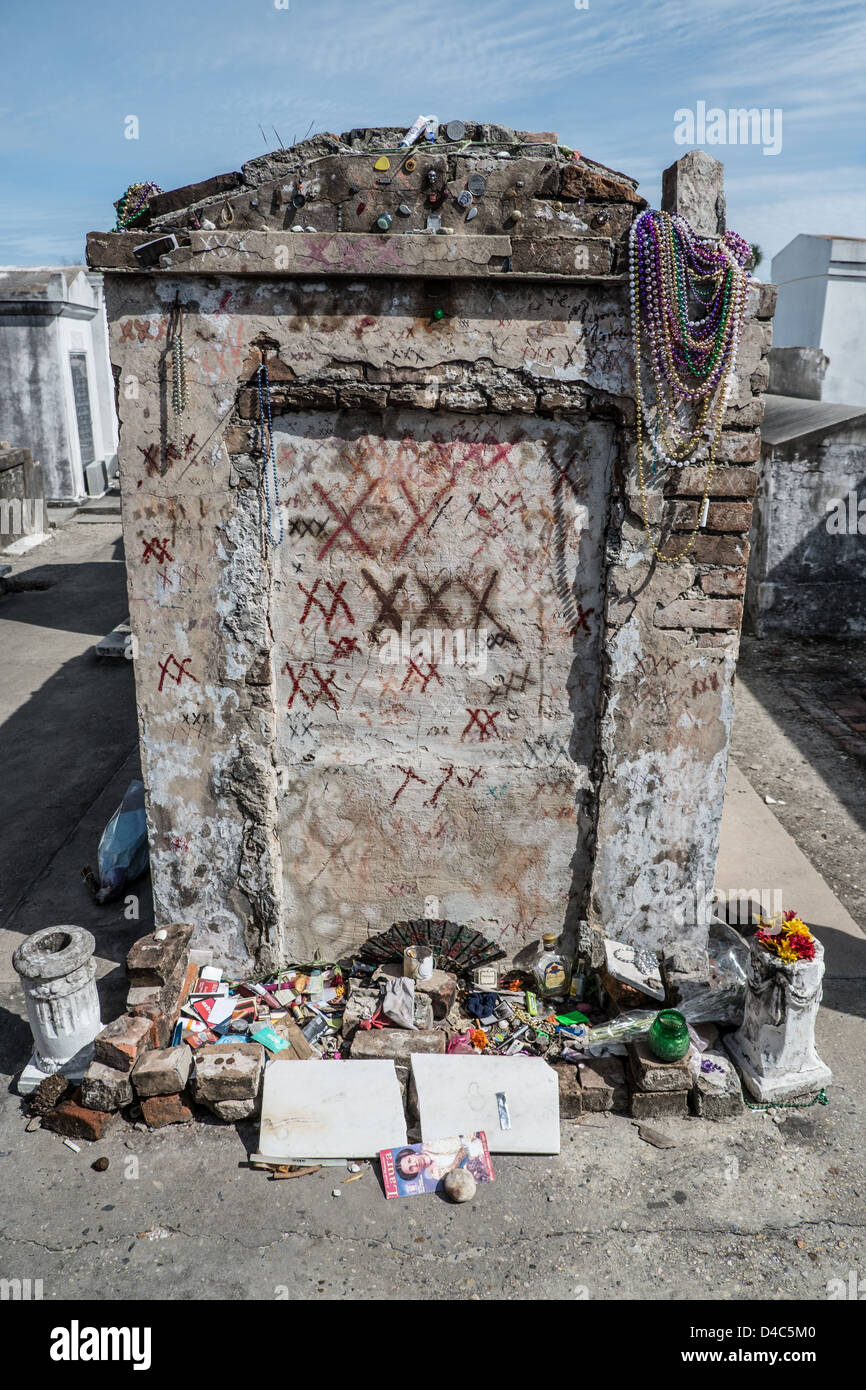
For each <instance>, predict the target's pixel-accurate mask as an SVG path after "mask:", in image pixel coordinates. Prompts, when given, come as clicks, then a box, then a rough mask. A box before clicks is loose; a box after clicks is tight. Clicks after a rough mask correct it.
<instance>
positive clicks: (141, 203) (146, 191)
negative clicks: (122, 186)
mask: <svg viewBox="0 0 866 1390" xmlns="http://www.w3.org/2000/svg"><path fill="white" fill-rule="evenodd" d="M161 192H162V189H161V188H160V186H159V184H158V183H131V184H130V185H129V188H127V190H126V192H125V193H124V195H123V197H122V198H121V200H120V203H119V205H118V208H117V224H116V226H115V228H114V230H115V231H116V232H125V231H126V229H127V227H130V226H131V225H132V223H133V222H137V221H138V219H139V217H143V216H144V214H145V212H146V211H147V204H148V201H149V200H150V199H151V198H153V197H154V195H155V194H157V193H161Z"/></svg>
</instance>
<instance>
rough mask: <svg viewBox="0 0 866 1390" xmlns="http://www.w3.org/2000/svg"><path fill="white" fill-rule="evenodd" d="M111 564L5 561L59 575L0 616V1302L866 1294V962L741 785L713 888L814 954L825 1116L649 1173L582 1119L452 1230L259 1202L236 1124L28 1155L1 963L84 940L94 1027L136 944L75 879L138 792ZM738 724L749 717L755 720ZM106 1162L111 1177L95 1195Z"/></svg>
mask: <svg viewBox="0 0 866 1390" xmlns="http://www.w3.org/2000/svg"><path fill="white" fill-rule="evenodd" d="M118 546H119V530H118V527H117V526H116V524H115V523H108V522H107V523H105V524H100V523H88V524H87V525H80V526H79V524H78V523H77V522H76V523H71V524H70V526H69V527H68V528H66V529H65V530H64V532H63V533H61V535H60V536H58V537H57V539H56V540H55V541H54V542H52V544H51V546H50V547H44V548H43V549H42V550H41V551H36V552H33V553H32V554H31V555H29V556H27V557H25V558H24V559H21V560H17V561H16V562H15V568H16V573H18V574H20V573H23V572H24V571H25V570H27V571H29V572H30V573H33V572H34V571H36V572H39V571H45V570H46V569H50V568H51V567H55V569H54V573H55V574H56V576H57V579H58V582H57V584H56V585H55V587H54V588H53V589H52V590H49V591H29V592H23V593H20V594H13V595H8V596H7V597H6V598H5V599H0V660H2V662H3V666H4V670H10V671H11V673H12V675H11V682H10V683H6V682H5V681H4V685H3V690H2V693H0V719H2V720H3V721H5V722H4V723H3V724H0V740H3V739H4V738H5V743H2V742H0V751H2V752H3V753H4V758H6V759H9V760H10V766H11V767H12V768H13V769H14V776H12V777H6V776H4V779H3V782H2V784H0V797H2V807H0V813H2V816H3V823H4V827H7V828H8V836H9V837H8V838H7V832H6V829H5V828H4V835H3V850H2V854H3V858H2V860H0V866H2V881H0V889H2V891H3V892H4V894H5V896H4V897H3V898H2V899H0V901H2V902H3V903H4V912H5V930H4V932H3V934H2V938H0V1019H2V1024H3V1027H2V1029H0V1184H2V1191H3V1193H4V1196H5V1198H6V1200H5V1201H4V1203H3V1212H2V1215H0V1277H7V1278H15V1277H17V1278H21V1279H24V1278H28V1277H29V1278H31V1279H39V1278H41V1279H42V1280H43V1281H44V1296H45V1298H46V1299H51V1298H63V1297H68V1298H74V1299H88V1298H114V1297H139V1298H149V1299H185V1300H186V1299H197V1298H200V1299H208V1298H222V1297H226V1298H233V1299H273V1298H278V1297H285V1296H288V1297H290V1298H293V1299H314V1298H317V1297H327V1298H348V1299H353V1300H357V1301H362V1300H370V1299H372V1298H388V1297H392V1298H393V1297H394V1296H397V1297H399V1298H401V1299H424V1298H427V1299H429V1298H439V1299H446V1298H453V1297H459V1298H466V1297H469V1298H479V1299H503V1298H508V1299H525V1300H532V1301H537V1300H539V1299H542V1298H563V1299H581V1300H582V1299H584V1298H589V1299H622V1298H647V1299H656V1300H669V1299H683V1298H695V1297H696V1298H699V1299H708V1300H709V1299H718V1298H723V1299H762V1300H763V1299H767V1298H769V1299H779V1298H806V1299H824V1298H826V1297H827V1286H828V1282H829V1281H830V1280H838V1279H841V1280H843V1281H845V1280H847V1279H848V1277H849V1272H850V1271H852V1270H853V1271H855V1272H856V1273H858V1274H859V1275H861V1276H862V1275H864V1274H866V1250H864V1218H863V1200H862V1193H863V1191H864V1189H866V1182H864V1164H863V1143H862V1134H863V1102H862V1095H863V1081H864V1063H863V1057H864V1053H866V1023H864V1009H866V1006H864V990H863V978H864V969H866V964H864V963H866V942H864V937H863V934H862V932H860V931H859V929H858V928H857V926H856V925H855V923H854V922H853V920H852V919H851V917H849V916H848V914H847V913H846V912H845V910H844V909H843V908H842V906H841V904H840V903H839V902H838V900H837V899H836V898H835V897H834V895H833V894H832V893H831V892H830V890H829V889H828V888H827V886H826V884H825V882H824V881H823V879H822V878H821V877H820V875H819V874H817V873H816V872H815V870H814V869H812V867H811V866H810V863H809V861H808V859H806V858H805V856H804V855H803V854H802V852H801V851H800V850H798V849H797V846H796V845H795V844H794V841H793V840H792V839H791V838H790V836H788V835H787V833H786V832H785V831H784V830H783V829H782V827H781V826H780V825H779V823H778V821H777V820H776V819H775V817H774V815H773V813H772V810H771V808H770V807H768V806H766V805H764V803H763V801H762V800H761V799H760V797H758V796H757V795H756V794H755V792H754V791H753V790H752V789H751V786H750V785H749V783H748V782H747V781H746V779H745V777H744V776H743V775H742V773H741V772H739V771H738V770H737V768H735V767H734V766H732V767H731V772H730V777H729V786H728V796H727V801H726V807H725V818H724V843H723V850H722V856H721V859H720V863H719V873H718V886H719V888H721V889H725V890H728V889H739V888H746V889H749V888H757V889H761V888H765V889H773V888H774V887H776V886H782V887H784V889H785V894H786V904H787V903H790V905H791V906H796V907H798V908H799V909H800V910H801V911H802V912H803V913H804V915H805V916H806V917H807V919H808V920H809V921H810V922H812V923H813V924H814V925H815V927H816V930H817V931H818V933H819V935H820V936H821V938H822V940H823V941H824V943H825V947H826V950H827V960H828V973H827V979H826V982H825V1001H824V1008H823V1009H822V1011H821V1014H820V1017H819V1028H818V1041H819V1048H820V1051H821V1054H822V1056H823V1057H824V1059H825V1061H827V1062H828V1063H829V1065H830V1066H831V1067H832V1068H833V1071H834V1074H835V1085H834V1087H833V1089H832V1092H831V1104H830V1105H829V1106H828V1107H826V1108H825V1107H817V1106H816V1107H813V1108H812V1109H809V1110H791V1111H775V1112H772V1113H770V1114H766V1113H757V1112H754V1111H749V1112H747V1113H745V1114H744V1116H743V1117H742V1119H738V1120H732V1121H724V1122H720V1123H717V1124H710V1123H705V1122H701V1121H699V1120H694V1119H690V1120H681V1121H667V1122H665V1124H664V1129H665V1130H666V1131H667V1132H668V1134H669V1135H670V1137H671V1138H672V1139H673V1140H674V1141H675V1147H673V1148H670V1149H663V1150H662V1149H656V1148H653V1147H650V1146H649V1145H647V1144H646V1143H644V1142H643V1141H642V1140H641V1139H640V1138H639V1135H638V1131H637V1128H636V1126H635V1125H633V1124H632V1122H631V1121H630V1120H628V1119H627V1118H625V1117H624V1116H618V1115H617V1116H587V1117H585V1118H584V1119H583V1120H581V1121H578V1122H576V1123H568V1122H566V1123H564V1124H563V1143H562V1150H563V1151H562V1154H561V1155H560V1157H558V1158H555V1159H554V1158H521V1157H517V1156H514V1157H511V1156H509V1157H502V1158H500V1159H498V1160H497V1161H496V1165H495V1166H496V1175H497V1176H496V1182H495V1183H494V1184H493V1185H491V1186H488V1187H485V1188H482V1189H480V1190H479V1193H478V1196H477V1197H476V1199H475V1201H474V1202H472V1203H470V1204H468V1205H466V1206H462V1207H452V1206H450V1205H449V1204H448V1203H446V1202H443V1201H440V1200H439V1199H438V1198H436V1197H427V1198H418V1199H408V1200H404V1201H394V1202H386V1201H385V1200H384V1198H383V1196H382V1193H381V1190H380V1187H379V1183H378V1178H377V1175H376V1172H375V1170H374V1168H373V1167H370V1166H366V1165H365V1168H364V1175H363V1177H362V1178H361V1179H360V1180H359V1181H358V1182H355V1183H352V1184H347V1183H345V1178H346V1177H347V1176H348V1174H344V1173H342V1172H341V1171H340V1170H339V1169H336V1170H335V1169H325V1170H323V1171H322V1172H320V1173H317V1174H314V1175H313V1176H311V1177H308V1178H303V1179H300V1180H297V1181H290V1182H271V1181H269V1180H268V1179H267V1178H266V1177H265V1175H264V1174H263V1173H258V1172H254V1171H252V1170H250V1169H248V1168H247V1167H246V1155H247V1152H248V1151H250V1150H251V1149H252V1148H254V1147H255V1143H256V1138H257V1135H256V1128H255V1126H250V1125H239V1126H237V1127H236V1128H234V1127H231V1126H224V1125H219V1124H216V1123H212V1124H211V1123H204V1124H199V1125H197V1126H195V1127H193V1128H187V1127H182V1126H181V1127H176V1128H173V1129H169V1130H163V1131H160V1132H157V1133H143V1132H140V1131H138V1130H135V1129H130V1128H129V1127H128V1126H125V1125H121V1126H120V1127H119V1128H118V1129H117V1130H116V1131H115V1132H114V1133H113V1134H111V1135H110V1136H109V1137H108V1138H107V1139H106V1140H105V1141H104V1142H103V1143H101V1144H99V1145H97V1146H91V1145H84V1146H83V1147H82V1151H81V1152H80V1153H78V1154H76V1153H73V1152H72V1151H71V1150H69V1149H68V1148H66V1147H65V1146H64V1145H63V1144H62V1142H61V1141H60V1139H59V1138H58V1137H57V1136H55V1135H52V1134H50V1133H48V1132H46V1131H41V1130H34V1131H33V1132H32V1133H27V1132H26V1131H25V1127H24V1125H25V1121H24V1116H23V1114H22V1107H21V1102H20V1100H19V1098H18V1097H17V1095H16V1094H15V1093H14V1090H13V1089H12V1087H13V1085H14V1077H15V1075H16V1074H17V1071H18V1070H19V1069H20V1067H21V1066H22V1065H23V1063H24V1062H25V1061H26V1058H27V1055H28V1051H29V1030H28V1028H27V1025H26V1023H25V1022H24V1017H23V1000H22V997H21V993H20V990H19V989H18V986H17V981H16V979H15V977H14V972H13V971H12V967H11V953H12V950H13V949H14V946H15V944H17V942H18V941H19V940H20V939H21V937H22V935H23V934H25V933H27V932H30V931H32V930H34V929H35V928H36V927H37V926H42V925H45V924H47V923H56V922H63V921H73V922H79V923H81V924H82V925H85V926H87V927H88V928H89V929H90V930H92V931H93V932H94V934H95V935H96V938H97V943H98V952H99V959H100V974H101V978H100V993H101V996H102V998H103V1003H104V1012H105V1016H106V1017H111V1016H113V1014H114V1013H116V1012H118V1011H119V1005H120V1001H121V990H122V983H123V978H122V970H121V963H122V961H123V958H124V955H125V951H126V949H127V946H128V944H129V942H130V941H131V940H133V939H134V938H135V937H136V936H138V935H140V934H141V933H142V932H143V931H145V930H147V929H148V926H149V923H150V921H151V917H150V904H149V898H148V897H147V895H146V893H145V892H144V891H143V892H142V894H141V904H140V907H141V916H140V920H139V921H137V922H134V921H133V922H130V921H127V920H125V919H124V917H123V913H122V910H121V909H120V908H118V907H117V906H116V905H114V906H110V907H105V908H97V907H95V906H94V904H93V903H92V902H91V901H90V898H89V896H88V894H87V892H86V890H85V888H84V886H83V884H82V882H81V880H80V876H79V871H80V867H81V864H82V863H84V862H87V861H88V860H90V861H91V862H92V861H93V859H94V857H95V852H96V845H97V843H98V839H99V835H100V834H101V831H102V828H103V827H104V825H105V823H106V821H107V820H108V818H109V816H110V815H111V813H112V811H113V810H114V809H115V807H116V805H117V803H118V801H119V799H120V796H121V794H122V792H123V789H124V788H125V786H126V784H127V782H128V781H129V779H130V777H132V776H134V775H136V772H137V752H136V747H135V736H136V729H135V711H134V701H133V691H132V671H131V670H130V669H129V666H128V665H127V663H120V664H119V665H118V666H116V667H111V668H107V667H105V666H100V665H99V663H98V662H97V661H96V658H95V657H94V656H93V655H92V652H91V648H92V644H93V641H94V640H96V639H97V638H99V637H101V636H103V635H104V634H105V633H106V632H108V631H109V630H110V629H111V627H113V626H114V625H115V623H116V622H118V621H119V620H120V619H122V618H123V617H124V616H125V612H126V608H125V587H124V583H123V568H122V565H121V563H120V561H119V549H118ZM10 656H11V665H10ZM742 708H744V709H745V710H746V711H747V714H748V718H749V720H750V721H751V720H752V719H753V718H756V717H757V715H756V714H755V713H754V712H753V707H752V705H750V704H749V702H748V700H745V701H744V702H743V703H742ZM737 717H738V720H739V719H740V717H741V705H740V703H739V702H738V716H737ZM9 726H11V729H10V727H9ZM761 741H762V745H763V748H764V750H765V752H766V757H767V759H768V761H770V762H772V760H773V759H774V757H775V758H778V757H779V756H780V748H781V744H782V741H783V735H782V733H781V732H780V731H779V730H775V729H774V727H773V725H772V721H768V722H767V727H766V728H764V727H763V726H762V731H761ZM4 770H5V765H4ZM827 795H828V796H829V797H830V798H832V788H829V789H828V793H827ZM863 844H866V840H862V839H861V855H862V845H863ZM0 922H4V919H3V918H0ZM102 1154H104V1155H105V1156H106V1157H108V1158H109V1160H110V1166H109V1168H108V1170H107V1171H106V1172H104V1173H95V1172H93V1170H92V1168H91V1166H90V1165H91V1163H92V1161H93V1160H94V1158H96V1157H97V1156H98V1155H102ZM336 1187H339V1189H340V1192H341V1195H340V1196H339V1197H334V1196H332V1191H333V1189H334V1188H336Z"/></svg>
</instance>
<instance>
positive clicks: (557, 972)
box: [532, 932, 571, 999]
mask: <svg viewBox="0 0 866 1390" xmlns="http://www.w3.org/2000/svg"><path fill="white" fill-rule="evenodd" d="M556 940H557V937H556V932H545V933H544V935H543V936H542V938H541V941H540V943H539V945H538V947H537V949H536V953H535V955H534V957H533V959H532V973H533V975H534V977H535V984H536V987H537V993H538V996H539V998H541V999H560V998H564V997H565V995H567V993H568V982H569V977H570V975H571V962H570V961H569V959H568V957H567V956H564V955H563V954H562V952H561V951H558V950H557V948H556Z"/></svg>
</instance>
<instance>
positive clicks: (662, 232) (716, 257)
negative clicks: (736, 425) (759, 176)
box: [630, 208, 751, 564]
mask: <svg viewBox="0 0 866 1390" xmlns="http://www.w3.org/2000/svg"><path fill="white" fill-rule="evenodd" d="M630 250H631V273H630V293H631V316H632V338H633V342H634V353H635V416H636V419H635V428H636V436H637V458H638V483H639V487H640V499H641V513H642V517H643V524H644V529H645V531H646V533H647V536H648V537H649V541H650V544H651V546H652V549H653V552H654V554H655V555H656V557H657V559H658V560H660V561H662V562H663V563H665V564H675V563H676V562H677V561H678V560H682V559H683V558H684V557H685V556H686V555H687V554H688V553H689V551H690V550H691V549H692V547H693V545H694V543H695V541H696V539H697V534H698V530H699V528H700V521H701V517H702V516H703V514H704V510H705V506H706V503H707V498H708V497H709V492H710V486H711V483H712V477H713V472H714V470H715V466H716V457H717V454H718V447H719V439H720V436H721V432H722V424H723V421H724V417H725V410H726V408H727V402H728V396H729V394H730V391H731V387H732V385H733V383H734V373H735V368H736V362H737V353H738V350H739V345H740V337H741V334H742V329H743V319H744V316H745V309H746V293H747V290H748V285H749V279H750V277H749V275H748V272H747V271H746V270H745V265H746V262H747V261H748V259H749V257H750V255H751V249H750V247H749V245H748V243H747V242H745V241H744V240H743V238H742V237H740V236H738V235H737V234H736V232H726V233H725V235H724V236H723V237H722V238H721V240H719V241H713V240H711V239H709V238H704V237H699V236H698V235H697V234H696V233H695V232H694V231H693V230H692V228H691V227H690V226H689V225H688V223H687V222H686V221H685V220H684V219H683V218H681V217H678V216H671V215H669V214H668V213H666V212H656V211H654V210H653V209H651V208H648V209H647V210H646V211H645V212H643V213H641V215H640V216H639V217H638V218H637V219H636V221H635V222H634V224H633V226H632V229H631V236H630ZM693 314H694V317H692V315H693ZM642 325H643V327H645V329H646V337H647V339H648V342H649V352H648V358H649V366H650V373H651V376H652V379H653V385H654V390H655V414H656V418H655V422H652V421H650V420H648V419H647V417H646V411H645V407H644V400H643V389H642V384H641V348H642V345H643V340H642ZM695 410H696V412H697V417H696V419H695V421H694V422H693V423H691V424H689V423H684V420H683V416H684V415H687V414H688V413H689V411H692V412H694V411H695ZM645 426H646V432H647V433H648V434H649V437H650V444H651V446H652V450H653V456H654V461H653V464H652V471H653V472H655V471H656V466H657V464H658V463H659V462H662V463H666V464H668V465H670V466H673V467H677V468H681V467H682V466H683V465H684V464H686V463H688V462H690V461H691V460H692V459H694V458H695V457H696V456H697V454H698V452H699V450H700V449H702V448H703V447H705V446H706V447H707V449H708V455H709V461H708V467H707V477H706V485H705V487H704V493H703V497H702V498H701V504H700V507H699V508H698V520H697V522H696V524H695V527H694V529H693V531H692V532H691V534H690V536H689V539H688V541H687V542H686V545H685V546H684V547H683V549H682V550H680V551H679V552H678V554H676V555H663V554H662V553H661V551H660V549H659V547H658V545H657V544H656V542H655V539H654V538H653V534H652V529H651V527H650V523H649V515H648V505H647V495H646V479H645V474H644V457H643V453H644V450H643V437H644V428H645Z"/></svg>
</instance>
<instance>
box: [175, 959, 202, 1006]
mask: <svg viewBox="0 0 866 1390" xmlns="http://www.w3.org/2000/svg"><path fill="white" fill-rule="evenodd" d="M200 969H201V967H200V966H198V965H196V963H195V961H194V960H191V961H189V963H188V964H187V967H186V973H185V975H184V981H183V984H182V985H181V989H180V997H179V998H178V1001H177V1003H178V1008H180V1009H182V1008H183V1006H184V1004H185V1003H186V1001H187V999H189V996H190V994H191V993H192V987H193V985H194V984H195V982H196V980H197V979H198V976H199V970H200Z"/></svg>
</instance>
